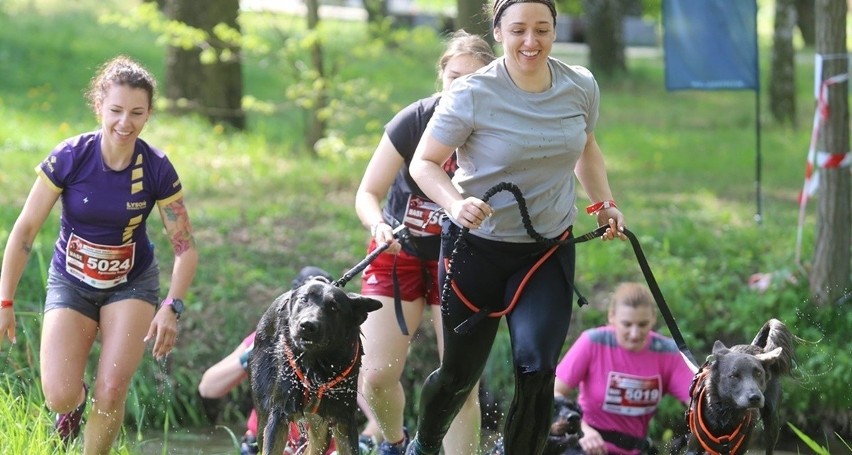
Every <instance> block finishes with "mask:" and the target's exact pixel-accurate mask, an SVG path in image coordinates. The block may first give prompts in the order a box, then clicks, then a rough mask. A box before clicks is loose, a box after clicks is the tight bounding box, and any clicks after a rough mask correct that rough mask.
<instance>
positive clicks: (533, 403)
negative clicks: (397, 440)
mask: <svg viewBox="0 0 852 455" xmlns="http://www.w3.org/2000/svg"><path fill="white" fill-rule="evenodd" d="M458 231H459V228H458V227H456V226H455V225H453V224H452V223H447V224H446V225H445V228H444V234H443V237H444V238H443V242H442V245H441V261H440V266H439V279H440V281H441V283H444V281H445V277H446V270H445V268H444V264H445V262H444V258H447V259H449V258H450V255H451V254H452V251H453V247H454V241H455V238H456V236H457V235H458ZM465 243H466V246H465V247H464V248H461V249H460V251H459V252H458V253H457V254H456V256H455V257H454V258H453V265H452V268H453V270H452V275H453V276H452V278H453V281H454V282H455V284H456V285H457V288H458V289H459V290H460V293H461V294H462V295H463V297H464V298H466V299H467V300H468V301H469V302H471V303H472V304H473V305H474V306H475V307H477V308H483V307H486V308H490V310H491V311H500V310H503V309H505V308H507V307H508V305H509V303H510V302H511V301H512V299H513V298H514V297H515V294H516V291H517V289H518V287H519V286H520V284H521V282H522V281H523V280H524V278H525V277H527V275H528V272H529V271H530V270H531V269H532V267H533V266H534V264H536V262H537V261H538V260H539V259H541V258H542V257H543V256H544V254H545V252H546V248H544V247H543V246H542V244H535V243H505V242H495V241H490V240H484V239H481V238H478V237H475V236H472V235H470V234H467V235H466V236H465ZM573 277H574V245H567V246H561V247H559V248H557V249H556V252H555V253H554V254H552V255H551V256H550V257H549V258H548V259H547V260H545V261H544V262H543V263H542V264H541V265H540V266H539V267H538V269H537V270H536V271H535V272H534V273H532V274H531V275H530V276H529V277H528V281H527V283H526V285H525V286H524V288H523V290H522V291H521V293H520V297H519V299H518V301H517V304H516V305H515V307H514V309H513V310H512V311H511V312H509V313H508V314H507V315H506V322H507V325H508V327H509V336H510V340H511V343H512V361H513V365H514V370H515V396H514V399H513V400H512V404H511V407H510V408H509V413H508V415H507V417H506V428H505V432H504V444H505V446H504V447H505V450H506V452H505V453H506V454H507V455H536V454H539V453H541V451H542V449H543V448H544V443H545V441H546V439H547V434H548V430H549V428H550V420H551V411H552V409H553V381H554V377H555V371H556V364H557V362H558V360H559V359H558V358H559V353H560V351H561V349H562V345H563V342H564V341H565V337H566V335H567V333H568V325H569V323H570V321H571V308H572V287H571V286H572V284H571V283H573ZM441 308H442V312H443V320H444V330H443V332H444V354H443V361H442V362H441V365H440V367H439V368H438V369H437V370H435V371H434V372H432V374H430V375H429V377H428V378H427V379H426V382H425V384H424V385H423V391H422V394H421V398H420V406H419V410H420V414H419V421H418V425H417V437H416V439H417V443H418V446H419V448H420V449H421V451H422V453H424V454H437V453H438V451H439V450H440V447H441V441H442V439H443V438H444V435H445V434H446V433H447V430H448V429H449V427H450V423H451V422H452V420H453V418H454V417H455V416H456V414H457V413H458V411H459V409H460V408H461V406H462V404H463V403H464V401H465V399H466V398H467V396H468V394H469V393H470V391H471V390H472V388H473V386H474V385H475V384H476V382H477V381H478V380H479V378H480V376H481V375H482V371H483V369H484V368H485V363H486V361H487V360H488V355H489V353H490V352H491V347H492V345H493V343H494V337H495V336H496V334H497V329H498V327H499V324H500V318H497V317H488V318H485V319H483V320H481V321H480V322H478V323H477V324H475V325H473V326H471V327H470V329H469V331H468V332H466V333H463V334H459V333H456V332H455V331H454V328H455V327H456V326H458V325H459V324H460V323H462V322H463V321H465V320H466V319H467V318H469V317H470V316H471V315H472V314H473V311H472V310H471V309H469V308H468V307H467V306H466V305H465V304H464V303H463V302H462V301H461V300H460V297H459V295H458V294H457V293H456V292H451V293H450V295H449V296H448V299H446V301H444V302H443V303H442V307H441Z"/></svg>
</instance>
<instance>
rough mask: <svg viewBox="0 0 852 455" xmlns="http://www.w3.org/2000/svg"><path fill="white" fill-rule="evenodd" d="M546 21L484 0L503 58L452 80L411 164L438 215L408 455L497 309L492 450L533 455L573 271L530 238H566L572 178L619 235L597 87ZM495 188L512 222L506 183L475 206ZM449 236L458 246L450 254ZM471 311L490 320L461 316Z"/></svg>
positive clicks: (539, 5) (523, 8)
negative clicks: (431, 303) (505, 384)
mask: <svg viewBox="0 0 852 455" xmlns="http://www.w3.org/2000/svg"><path fill="white" fill-rule="evenodd" d="M555 23H556V9H555V6H554V4H553V2H552V0H497V1H496V3H495V4H494V6H493V25H494V38H495V40H496V41H497V42H499V43H501V44H502V45H503V49H504V56H503V57H502V58H499V59H497V60H495V61H494V62H493V63H492V64H490V65H489V66H487V67H485V68H484V69H482V70H480V71H478V72H477V73H475V74H473V75H470V76H467V77H464V78H460V79H458V80H457V81H456V82H455V83H454V84H453V87H452V89H451V90H450V91H449V92H448V93H446V94H445V95H444V98H443V99H442V101H441V104H440V105H439V106H438V107H437V108H436V110H435V114H434V115H433V117H432V119H431V121H430V123H429V125H428V127H427V129H426V132H425V133H424V136H423V139H422V140H421V142H420V144H419V146H418V148H417V151H416V152H415V155H414V158H413V160H412V163H411V166H410V172H411V175H412V177H413V178H414V179H415V181H416V182H417V184H418V185H419V186H420V188H421V189H422V190H423V191H424V192H425V193H426V195H427V196H429V197H430V198H431V199H432V200H433V201H435V202H436V203H437V204H439V205H440V206H441V207H443V208H444V210H445V211H446V212H447V214H448V215H449V220H448V221H447V222H446V223H445V225H444V233H443V242H442V250H441V255H442V259H443V260H442V261H440V264H441V269H440V279H441V281H442V283H443V284H444V285H445V292H444V299H443V302H442V304H443V315H444V340H445V345H444V355H443V360H442V362H441V366H440V368H439V369H438V370H436V371H435V372H433V373H432V374H431V375H430V376H429V378H428V379H427V380H426V383H425V385H424V387H423V393H422V395H421V401H420V415H419V422H418V427H417V434H416V436H415V438H414V439H413V441H412V443H411V444H410V445H409V449H408V451H407V453H408V454H415V455H417V454H424V455H425V454H437V453H438V450H439V449H440V443H441V439H442V438H443V436H444V434H445V432H446V428H447V426H448V424H449V422H450V420H451V419H452V418H453V416H454V415H455V413H456V412H457V411H458V409H459V407H460V406H461V404H462V403H463V402H464V399H465V397H466V396H467V394H468V393H469V391H470V390H471V389H472V387H473V385H474V384H475V383H476V381H477V379H478V378H479V377H480V375H481V374H482V371H483V369H484V367H485V363H486V360H487V359H488V355H489V352H490V350H491V346H492V344H493V342H494V337H495V335H496V333H497V330H498V326H499V322H500V316H504V315H505V316H506V318H507V319H506V320H507V325H508V327H509V332H510V337H511V342H512V355H513V363H514V367H515V397H514V400H513V402H512V406H511V407H510V409H509V413H508V415H507V418H506V428H505V433H504V447H505V450H506V453H507V454H511V455H518V454H525V455H526V454H539V453H541V451H542V450H543V448H544V443H545V440H546V437H547V431H548V428H549V425H550V410H551V409H552V402H553V382H554V372H555V368H556V365H557V361H558V357H559V353H560V349H561V347H562V342H563V341H564V339H565V336H566V334H567V331H568V325H569V322H570V319H571V301H572V298H571V297H572V291H573V276H574V248H573V246H570V245H563V246H557V247H554V246H552V243H551V242H545V241H541V240H542V238H541V237H544V238H546V239H550V240H552V239H567V238H569V237H570V236H571V228H572V226H573V224H574V221H575V219H576V216H577V209H576V207H575V202H576V187H575V179H574V176H575V175H576V177H577V180H579V182H580V184H581V185H582V186H583V189H584V190H585V192H586V194H588V195H589V197H590V198H591V200H592V202H593V204H592V205H590V206H589V207H588V208H587V211H588V212H589V213H590V214H593V215H596V216H597V221H598V224H599V225H601V226H603V225H608V226H609V228H608V229H607V230H606V232H605V234H603V240H611V239H614V238H620V239H622V240H623V239H625V238H626V237H625V236H624V234H623V233H622V230H623V227H624V217H623V215H622V214H621V212H620V211H619V210H618V208H617V207H616V204H615V202H613V200H612V199H613V197H612V192H611V190H610V187H609V183H608V180H607V175H606V167H605V165H604V159H603V155H602V153H601V150H600V148H599V146H598V144H597V142H596V141H595V135H594V127H595V123H596V122H597V117H598V105H599V95H600V93H599V89H598V85H597V82H596V81H595V79H594V77H593V76H592V74H591V73H590V72H589V71H588V70H587V69H585V68H583V67H579V66H570V65H566V64H564V63H562V62H560V61H558V60H556V59H553V58H550V51H551V48H552V45H553V42H554V41H555ZM454 151H457V156H458V166H459V168H458V170H457V171H456V173H455V175H454V176H453V178H452V179H450V178H449V177H448V176H447V175H446V173H445V172H444V171H443V169H441V166H440V163H443V162H444V161H445V160H446V159H447V157H449V156H450V155H451V154H452V153H453V152H454ZM572 171H573V172H572ZM505 183H510V184H512V185H514V186H516V187H517V188H518V189H520V192H521V193H522V196H523V200H524V205H525V206H526V209H527V210H528V212H529V217H528V218H527V220H526V221H525V220H523V219H522V216H521V208H520V207H519V205H520V204H519V202H518V201H517V200H516V199H515V196H514V195H513V194H512V193H510V192H498V193H496V194H494V195H493V197H491V198H490V199H488V201H487V202H485V201H483V198H484V195H485V194H486V192H488V191H489V190H492V189H493V188H495V187H497V186H498V185H500V184H505ZM463 228H467V229H469V230H470V231H469V232H463ZM530 228H532V230H534V231H536V232H537V233H538V234H540V236H541V237H539V238H538V240H536V239H534V238H532V237H531V235H530V233H529V232H530ZM459 235H462V236H463V237H462V239H461V242H463V243H464V244H465V247H464V248H458V251H456V252H454V245H455V242H456V238H457V237H458V236H459ZM449 261H452V262H449ZM448 263H449V264H450V270H449V273H448V271H447V270H446V268H445V267H444V266H445V265H447V264H448ZM448 275H449V277H448ZM448 279H449V280H450V281H449V282H447V280H448ZM447 284H449V285H450V286H447ZM480 310H487V311H488V313H490V314H489V315H490V316H491V317H487V318H482V319H481V320H478V319H477V318H474V319H470V318H471V316H472V315H473V314H475V313H477V312H479V311H480ZM474 320H477V321H478V322H476V323H471V322H472V321H474ZM454 328H455V329H454Z"/></svg>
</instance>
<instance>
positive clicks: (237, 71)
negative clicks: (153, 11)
mask: <svg viewBox="0 0 852 455" xmlns="http://www.w3.org/2000/svg"><path fill="white" fill-rule="evenodd" d="M166 10H167V13H168V16H169V18H171V19H173V20H176V21H180V22H183V23H185V24H186V25H189V26H191V27H195V28H198V29H200V30H203V31H205V32H206V33H207V35H208V37H207V40H206V42H204V43H202V44H201V46H197V47H194V48H191V49H183V48H176V47H169V49H168V51H167V54H166V86H167V87H166V96H167V97H168V98H169V99H170V100H172V109H173V110H175V111H177V112H186V111H192V112H198V113H200V114H202V115H204V116H206V117H207V118H208V119H209V120H210V121H211V122H213V123H226V124H228V125H231V126H233V127H235V128H238V129H244V128H245V112H244V111H243V110H242V97H243V77H242V65H241V63H240V49H239V47H238V46H236V45H233V44H231V43H227V42H224V41H222V40H220V39H218V38H217V37H216V35H215V33H214V32H213V28H214V26H216V25H217V24H220V23H223V24H225V25H228V26H229V27H231V28H234V29H236V30H239V29H240V26H239V24H238V23H237V14H238V11H239V1H238V0H208V1H205V2H197V1H193V0H167V3H166ZM207 46H209V48H210V49H212V50H213V51H214V52H215V55H216V59H215V61H213V62H211V63H206V64H205V63H202V61H201V53H202V47H207Z"/></svg>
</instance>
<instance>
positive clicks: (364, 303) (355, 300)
mask: <svg viewBox="0 0 852 455" xmlns="http://www.w3.org/2000/svg"><path fill="white" fill-rule="evenodd" d="M347 295H348V296H349V298H350V299H351V300H352V308H354V309H355V311H356V313H358V315H359V316H360V318H361V320H360V321H359V322H358V325H361V324H362V323H363V322H364V321H366V320H367V313H369V312H371V311H376V310H378V309H379V308H381V307H382V302H379V301H378V300H376V299H373V298H370V297H364V296H363V295H361V294H357V293H354V292H350V293H348V294H347Z"/></svg>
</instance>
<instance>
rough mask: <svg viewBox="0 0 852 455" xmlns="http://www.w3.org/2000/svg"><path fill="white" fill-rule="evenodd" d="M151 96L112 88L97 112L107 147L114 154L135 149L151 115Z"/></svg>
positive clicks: (97, 108) (146, 92)
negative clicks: (115, 151)
mask: <svg viewBox="0 0 852 455" xmlns="http://www.w3.org/2000/svg"><path fill="white" fill-rule="evenodd" d="M149 99H150V95H149V93H148V91H146V90H145V89H141V88H132V87H129V86H126V85H119V84H111V85H110V86H109V88H107V89H106V91H105V93H104V96H103V98H102V99H100V100H99V101H98V102H97V104H96V106H95V110H96V111H97V113H98V117H99V118H100V121H101V129H102V131H103V145H104V146H105V147H106V148H109V149H113V150H123V149H126V148H128V147H133V146H134V144H135V143H136V138H138V137H139V134H140V133H141V132H142V129H143V128H144V127H145V123H146V122H147V121H148V117H149V116H150V114H151V104H150V102H149Z"/></svg>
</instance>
